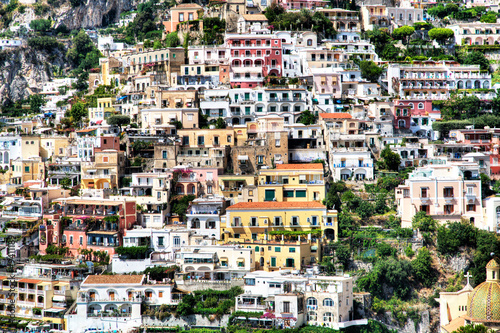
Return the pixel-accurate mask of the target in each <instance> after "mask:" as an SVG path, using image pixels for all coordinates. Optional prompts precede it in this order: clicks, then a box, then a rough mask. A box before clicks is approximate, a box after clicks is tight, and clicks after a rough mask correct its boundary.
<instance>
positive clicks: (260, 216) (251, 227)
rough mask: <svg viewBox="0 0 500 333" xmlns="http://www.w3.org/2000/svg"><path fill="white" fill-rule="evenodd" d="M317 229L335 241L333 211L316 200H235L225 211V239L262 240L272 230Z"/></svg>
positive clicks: (335, 219)
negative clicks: (236, 201)
mask: <svg viewBox="0 0 500 333" xmlns="http://www.w3.org/2000/svg"><path fill="white" fill-rule="evenodd" d="M277 230H288V231H312V230H321V234H322V236H324V237H325V238H327V239H330V240H336V239H337V234H338V224H337V211H335V210H331V211H329V210H327V208H326V206H324V205H323V204H321V203H319V202H316V201H303V202H239V203H237V204H235V205H232V206H230V207H229V208H227V210H226V224H225V225H224V224H223V225H222V229H221V232H222V233H223V234H224V237H225V238H235V239H240V240H241V241H243V240H264V239H266V238H268V236H267V235H268V234H269V235H271V234H272V231H277Z"/></svg>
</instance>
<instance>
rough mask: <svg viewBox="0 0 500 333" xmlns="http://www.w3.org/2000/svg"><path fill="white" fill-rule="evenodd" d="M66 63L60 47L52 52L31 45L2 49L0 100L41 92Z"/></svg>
mask: <svg viewBox="0 0 500 333" xmlns="http://www.w3.org/2000/svg"><path fill="white" fill-rule="evenodd" d="M64 66H65V62H64V54H63V53H62V51H60V50H55V51H53V53H52V54H51V55H48V54H46V53H45V52H40V51H36V50H33V49H31V48H29V47H21V48H17V49H14V50H9V51H2V52H0V103H4V102H5V101H6V100H12V101H17V100H20V99H23V98H27V97H28V96H29V95H30V94H32V93H34V92H37V91H40V90H41V89H42V86H43V84H44V83H45V82H47V81H50V80H51V79H52V77H53V74H54V71H55V70H57V69H58V68H64Z"/></svg>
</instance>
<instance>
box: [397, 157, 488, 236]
mask: <svg viewBox="0 0 500 333" xmlns="http://www.w3.org/2000/svg"><path fill="white" fill-rule="evenodd" d="M396 204H397V206H398V208H397V215H398V216H399V217H401V226H402V227H403V228H411V226H412V219H413V216H414V215H415V214H416V213H417V212H419V211H424V212H426V213H427V214H428V215H430V216H432V217H433V218H434V219H436V220H438V221H439V222H440V223H446V222H447V221H460V220H462V219H463V218H465V219H468V220H470V222H471V223H474V224H476V225H479V226H480V225H482V218H483V205H482V200H481V180H480V178H479V166H478V165H477V164H476V163H471V162H448V163H445V164H431V165H428V166H425V167H420V168H417V169H415V170H414V171H413V172H412V173H411V174H409V176H408V179H407V180H406V181H405V184H404V185H399V186H398V187H397V188H396Z"/></svg>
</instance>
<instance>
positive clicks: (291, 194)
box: [283, 190, 293, 198]
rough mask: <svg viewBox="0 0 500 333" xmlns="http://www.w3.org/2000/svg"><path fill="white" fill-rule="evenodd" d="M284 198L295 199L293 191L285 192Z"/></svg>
mask: <svg viewBox="0 0 500 333" xmlns="http://www.w3.org/2000/svg"><path fill="white" fill-rule="evenodd" d="M283 197H284V198H293V190H284V191H283Z"/></svg>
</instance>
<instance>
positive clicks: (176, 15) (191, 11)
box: [163, 3, 203, 33]
mask: <svg viewBox="0 0 500 333" xmlns="http://www.w3.org/2000/svg"><path fill="white" fill-rule="evenodd" d="M199 10H203V8H202V7H201V6H200V5H197V4H195V3H183V4H180V5H177V6H175V7H173V8H171V9H170V21H165V22H163V25H164V26H165V31H166V32H167V33H169V32H174V31H177V26H178V25H179V24H180V23H182V22H186V21H194V20H197V19H198V11H199ZM200 24H202V23H201V22H200ZM200 29H201V26H200Z"/></svg>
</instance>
